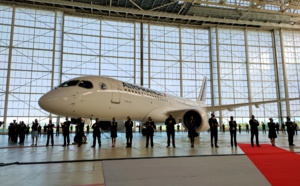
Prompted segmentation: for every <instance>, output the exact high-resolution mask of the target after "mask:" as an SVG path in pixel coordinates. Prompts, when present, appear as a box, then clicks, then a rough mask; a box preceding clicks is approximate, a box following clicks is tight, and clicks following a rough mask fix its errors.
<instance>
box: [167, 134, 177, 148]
mask: <svg viewBox="0 0 300 186" xmlns="http://www.w3.org/2000/svg"><path fill="white" fill-rule="evenodd" d="M167 136H168V146H170V138H171V136H172V144H173V146H175V131H167Z"/></svg>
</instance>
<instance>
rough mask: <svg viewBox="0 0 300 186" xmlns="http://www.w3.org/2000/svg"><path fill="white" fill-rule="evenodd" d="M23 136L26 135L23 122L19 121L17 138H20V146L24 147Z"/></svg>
mask: <svg viewBox="0 0 300 186" xmlns="http://www.w3.org/2000/svg"><path fill="white" fill-rule="evenodd" d="M25 134H26V125H25V123H24V121H21V123H20V126H19V137H20V142H19V144H20V145H24V140H25Z"/></svg>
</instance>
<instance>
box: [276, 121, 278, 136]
mask: <svg viewBox="0 0 300 186" xmlns="http://www.w3.org/2000/svg"><path fill="white" fill-rule="evenodd" d="M276 132H277V134H279V123H278V122H277V123H276Z"/></svg>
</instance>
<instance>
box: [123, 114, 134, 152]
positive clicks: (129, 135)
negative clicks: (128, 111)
mask: <svg viewBox="0 0 300 186" xmlns="http://www.w3.org/2000/svg"><path fill="white" fill-rule="evenodd" d="M132 127H133V122H132V121H131V118H130V116H127V121H126V122H125V128H126V142H127V145H126V148H131V146H132Z"/></svg>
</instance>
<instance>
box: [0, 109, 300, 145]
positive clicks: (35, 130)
mask: <svg viewBox="0 0 300 186" xmlns="http://www.w3.org/2000/svg"><path fill="white" fill-rule="evenodd" d="M269 120H270V121H269V122H268V123H267V127H268V129H269V132H268V137H269V139H270V142H271V145H272V146H276V145H275V139H276V138H277V134H278V133H279V124H278V123H274V121H273V119H272V118H269ZM208 123H209V126H210V130H209V131H210V141H211V147H212V148H213V147H215V148H219V146H218V127H219V123H218V121H217V119H216V117H215V115H214V113H212V114H211V117H210V118H209V120H208ZM1 124H2V123H0V126H1ZM165 125H166V132H167V146H166V147H167V148H168V147H170V144H171V141H172V146H173V147H174V148H176V145H175V126H176V120H175V119H174V118H173V117H172V115H171V114H169V116H168V118H166V120H165ZM228 125H229V132H230V144H231V147H237V139H236V133H237V131H239V132H241V125H237V123H236V121H235V120H234V118H233V116H231V117H230V120H229V123H228ZM259 125H260V124H259V122H258V120H257V119H255V116H254V115H252V116H251V119H250V120H249V125H248V124H246V133H249V126H250V133H251V137H250V141H251V145H252V147H254V137H255V143H256V146H257V147H260V144H259V133H258V127H259ZM84 126H85V124H84V121H83V119H82V118H78V119H77V120H76V127H75V128H76V130H75V134H76V135H75V137H74V142H75V143H76V144H77V146H78V147H80V146H81V145H82V144H83V143H84V142H85V141H86V136H85V135H84ZM186 126H187V128H188V137H189V138H190V143H191V148H194V142H195V137H197V136H198V135H199V134H198V133H197V131H196V130H197V127H196V126H197V124H196V122H195V120H194V118H193V116H191V117H190V119H189V120H188V122H187V123H186ZM133 127H134V124H133V121H132V120H131V117H130V116H128V117H127V121H126V122H125V129H126V132H125V133H126V148H131V147H132V138H133V134H132V132H133ZM285 127H286V130H287V133H288V143H289V146H295V145H294V135H295V134H297V127H298V126H297V124H296V123H295V122H292V121H291V119H290V117H289V116H288V117H286V122H285V123H283V124H282V128H283V130H282V132H285ZM41 128H42V127H41V125H40V124H39V123H38V120H37V119H35V121H33V122H32V125H31V138H32V144H31V146H37V143H38V138H39V136H41ZM55 128H56V135H57V136H58V135H59V128H60V126H59V125H57V126H56V127H55V125H54V124H53V123H52V120H49V122H48V124H45V125H44V134H45V135H47V142H46V146H49V142H50V143H51V146H53V145H54V139H53V134H54V130H55ZM91 128H92V130H93V144H92V146H91V147H92V148H95V147H96V142H98V146H99V148H100V147H101V132H102V131H101V122H100V121H99V119H98V118H96V121H95V123H93V124H92V125H91ZM61 129H62V134H63V139H64V142H63V145H62V146H63V147H66V146H69V145H70V133H71V132H72V129H73V128H72V125H71V121H69V118H68V117H66V119H65V121H64V122H63V123H61ZM89 129H90V126H89V125H88V126H87V128H86V132H87V133H89ZM144 129H145V135H146V146H145V147H146V148H148V146H149V140H150V145H151V148H153V146H154V143H153V136H154V132H155V130H156V125H155V123H154V121H153V120H152V118H151V117H149V118H148V120H147V122H146V123H145V124H144ZM160 129H161V127H160ZM177 129H178V125H177ZM221 129H222V130H223V131H225V127H224V125H222V128H221ZM117 130H118V123H117V122H116V121H115V118H112V121H111V122H110V137H111V143H112V146H111V147H115V145H116V138H117V137H118V135H117ZM29 131H30V127H29V125H25V123H24V122H23V121H21V122H19V124H18V123H17V122H16V120H13V122H12V123H10V125H9V128H8V140H9V141H10V142H12V143H17V142H18V139H19V144H20V145H24V140H25V136H26V135H29V133H30V132H29ZM262 132H263V133H266V125H265V124H264V123H262Z"/></svg>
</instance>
